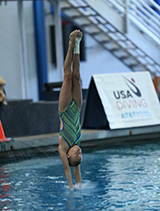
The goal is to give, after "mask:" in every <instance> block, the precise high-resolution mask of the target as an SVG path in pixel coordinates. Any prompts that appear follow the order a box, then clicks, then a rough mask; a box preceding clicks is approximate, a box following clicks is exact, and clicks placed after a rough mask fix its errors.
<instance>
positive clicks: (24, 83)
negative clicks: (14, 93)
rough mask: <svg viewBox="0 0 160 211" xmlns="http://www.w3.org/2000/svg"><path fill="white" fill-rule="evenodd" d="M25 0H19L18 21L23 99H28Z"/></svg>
mask: <svg viewBox="0 0 160 211" xmlns="http://www.w3.org/2000/svg"><path fill="white" fill-rule="evenodd" d="M22 1H23V0H17V4H18V21H19V34H20V36H19V37H20V56H21V67H20V68H21V83H22V98H23V99H27V80H28V72H27V48H26V39H25V27H24V18H23V3H22Z"/></svg>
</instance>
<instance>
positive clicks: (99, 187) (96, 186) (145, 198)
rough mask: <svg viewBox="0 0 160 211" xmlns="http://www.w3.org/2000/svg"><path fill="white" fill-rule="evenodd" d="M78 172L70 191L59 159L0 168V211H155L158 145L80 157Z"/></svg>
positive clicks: (159, 196)
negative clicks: (78, 185) (79, 175)
mask: <svg viewBox="0 0 160 211" xmlns="http://www.w3.org/2000/svg"><path fill="white" fill-rule="evenodd" d="M72 170H73V169H72ZM81 172H82V189H81V190H74V191H70V190H69V188H68V185H67V182H66V179H65V175H64V170H63V166H62V163H61V160H60V158H59V156H54V157H53V156H52V157H49V156H45V157H43V158H41V157H37V156H36V157H34V158H33V159H29V160H27V159H24V160H22V161H21V162H20V161H19V162H14V163H13V162H11V163H10V164H2V165H1V166H0V210H11V211H14V210H18V211H19V210H25V211H28V210H31V211H32V210H37V211H41V210H42V211H44V210H47V211H50V210H54V211H56V210H58V211H60V210H63V211H64V210H66V211H67V210H68V211H69V210H91V211H93V210H135V211H137V210H160V145H159V143H154V144H145V145H137V146H128V147H121V148H115V149H106V150H95V151H92V152H89V153H84V159H83V162H82V166H81ZM73 179H74V178H73ZM73 182H74V183H75V180H74V181H73Z"/></svg>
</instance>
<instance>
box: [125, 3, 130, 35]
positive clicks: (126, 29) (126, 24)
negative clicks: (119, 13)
mask: <svg viewBox="0 0 160 211" xmlns="http://www.w3.org/2000/svg"><path fill="white" fill-rule="evenodd" d="M128 4H129V1H128V0H125V33H126V34H127V33H128Z"/></svg>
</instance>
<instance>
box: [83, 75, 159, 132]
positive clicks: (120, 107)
mask: <svg viewBox="0 0 160 211" xmlns="http://www.w3.org/2000/svg"><path fill="white" fill-rule="evenodd" d="M90 86H91V87H90V88H89V89H90V90H91V91H92V94H91V93H88V97H89V98H88V99H87V100H89V101H92V102H89V106H90V108H91V107H92V108H91V110H92V115H94V114H95V112H97V113H98V112H99V111H100V114H99V115H100V116H101V117H98V115H97V117H95V118H94V117H92V121H96V122H97V121H100V122H101V123H100V126H98V124H97V126H98V128H106V127H107V123H108V125H109V128H111V129H118V128H130V127H139V126H149V125H157V124H160V103H159V100H158V97H157V94H156V92H155V88H154V86H153V82H152V79H151V76H150V74H149V72H137V73H135V72H131V73H118V74H101V75H93V77H92V82H91V84H90ZM90 90H89V92H90ZM93 92H94V93H95V94H93ZM95 100H96V101H98V100H100V102H99V105H98V104H97V106H98V107H97V108H96V107H95V108H94V104H96V103H97V102H95ZM87 104H88V102H87ZM100 104H101V106H100ZM87 107H88V106H87V105H86V108H87ZM98 108H99V109H98ZM88 111H89V107H88ZM93 111H95V112H93ZM88 113H89V112H88ZM86 115H87V111H86ZM103 115H105V118H106V120H105V118H104V117H103ZM86 118H87V117H86ZM97 118H99V119H97ZM84 124H86V126H87V125H88V126H89V127H90V126H91V125H90V124H93V123H89V118H87V119H86V120H84ZM90 128H92V126H91V127H90ZM93 128H96V125H95V127H93Z"/></svg>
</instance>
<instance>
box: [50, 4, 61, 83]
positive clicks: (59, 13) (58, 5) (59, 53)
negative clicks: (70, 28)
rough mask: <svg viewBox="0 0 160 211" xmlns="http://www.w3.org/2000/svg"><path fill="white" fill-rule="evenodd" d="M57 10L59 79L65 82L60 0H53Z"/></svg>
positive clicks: (56, 30) (56, 33)
mask: <svg viewBox="0 0 160 211" xmlns="http://www.w3.org/2000/svg"><path fill="white" fill-rule="evenodd" d="M52 3H53V6H54V9H55V16H54V17H55V19H54V20H55V40H56V59H57V68H58V71H59V79H60V81H62V80H63V58H64V57H63V40H62V20H61V8H60V0H52Z"/></svg>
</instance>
